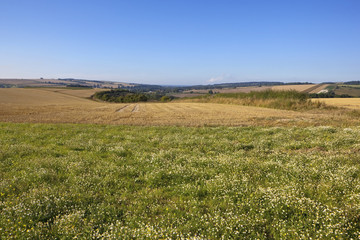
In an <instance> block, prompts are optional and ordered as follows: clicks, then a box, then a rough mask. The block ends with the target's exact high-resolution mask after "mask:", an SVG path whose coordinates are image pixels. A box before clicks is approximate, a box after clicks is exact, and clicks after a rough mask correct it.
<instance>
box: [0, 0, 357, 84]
mask: <svg viewBox="0 0 360 240" xmlns="http://www.w3.org/2000/svg"><path fill="white" fill-rule="evenodd" d="M40 77H44V78H66V77H69V78H70V77H71V78H86V79H96V80H114V81H124V82H137V83H149V84H151V83H153V84H169V85H184V84H209V83H220V82H243V81H286V82H292V81H310V82H322V81H348V80H360V0H235V1H230V0H218V1H211V0H143V1H140V0H128V1H125V0H123V1H121V0H97V1H95V0H22V1H21V0H0V78H40Z"/></svg>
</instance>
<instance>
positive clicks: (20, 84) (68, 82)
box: [0, 78, 135, 88]
mask: <svg viewBox="0 0 360 240" xmlns="http://www.w3.org/2000/svg"><path fill="white" fill-rule="evenodd" d="M134 85H135V84H129V83H120V82H111V81H98V80H86V79H74V78H58V79H44V78H40V79H0V88H24V87H87V88H89V87H91V88H124V87H131V86H134Z"/></svg>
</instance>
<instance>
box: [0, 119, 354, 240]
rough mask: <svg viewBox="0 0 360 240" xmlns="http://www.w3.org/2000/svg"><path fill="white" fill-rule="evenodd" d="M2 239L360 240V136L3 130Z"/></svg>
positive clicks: (345, 132)
mask: <svg viewBox="0 0 360 240" xmlns="http://www.w3.org/2000/svg"><path fill="white" fill-rule="evenodd" d="M0 129H1V135H0V145H1V151H0V157H1V161H0V164H1V165H0V173H1V174H0V176H1V185H0V194H1V196H0V197H1V202H0V209H1V213H2V214H1V216H0V233H1V236H0V238H2V239H9V238H10V239H11V238H16V239H26V238H27V239H34V238H38V239H55V238H66V239H68V238H74V237H77V238H82V239H90V238H93V239H130V238H137V239H139V238H140V239H145V238H146V239H161V238H167V237H168V238H180V237H183V238H203V239H218V238H223V239H229V238H253V239H255V238H260V239H265V238H278V239H279V238H295V239H299V238H303V239H309V238H313V239H331V238H354V239H357V238H359V237H360V225H359V218H360V197H359V196H360V188H359V186H360V170H359V159H360V155H359V153H360V129H359V128H358V127H352V128H334V127H307V128H297V127H291V128H289V127H288V128H279V127H272V128H264V127H246V128H234V127H217V128H212V127H204V128H190V127H139V126H138V127H135V126H132V127H131V126H109V125H68V124H57V125H54V124H14V123H2V124H0Z"/></svg>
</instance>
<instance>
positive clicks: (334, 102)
mask: <svg viewBox="0 0 360 240" xmlns="http://www.w3.org/2000/svg"><path fill="white" fill-rule="evenodd" d="M314 101H321V102H324V103H325V104H327V105H331V106H336V107H342V108H350V109H356V110H359V109H360V98H318V99H316V100H315V99H314Z"/></svg>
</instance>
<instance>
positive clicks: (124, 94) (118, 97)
mask: <svg viewBox="0 0 360 240" xmlns="http://www.w3.org/2000/svg"><path fill="white" fill-rule="evenodd" d="M93 99H99V100H102V101H106V102H117V103H130V102H146V101H147V100H148V98H147V97H146V96H145V95H144V94H142V93H134V92H130V91H129V90H125V89H116V90H110V91H103V92H97V93H95V94H94V95H93Z"/></svg>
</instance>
